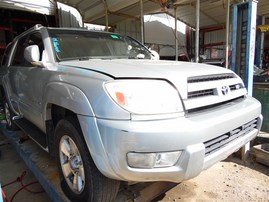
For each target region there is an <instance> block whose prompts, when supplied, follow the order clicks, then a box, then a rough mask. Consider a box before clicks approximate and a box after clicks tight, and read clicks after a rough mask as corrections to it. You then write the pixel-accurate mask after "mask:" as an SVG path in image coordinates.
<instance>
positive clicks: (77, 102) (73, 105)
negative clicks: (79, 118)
mask: <svg viewBox="0 0 269 202" xmlns="http://www.w3.org/2000/svg"><path fill="white" fill-rule="evenodd" d="M43 100H44V102H43V103H44V106H43V109H44V113H43V114H44V116H45V117H43V118H44V119H43V120H48V119H50V118H51V117H50V114H49V113H47V106H48V104H55V105H58V106H60V107H63V108H66V109H68V110H70V111H72V112H74V113H76V114H80V115H85V116H94V112H93V110H92V107H91V104H90V102H89V100H88V98H87V97H86V95H85V94H84V93H83V92H82V91H81V90H80V89H79V88H78V87H76V86H73V85H70V84H67V83H62V82H53V83H50V84H48V85H47V86H46V89H45V91H44V95H43Z"/></svg>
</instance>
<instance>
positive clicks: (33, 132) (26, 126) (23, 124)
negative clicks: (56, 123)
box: [14, 118, 48, 149]
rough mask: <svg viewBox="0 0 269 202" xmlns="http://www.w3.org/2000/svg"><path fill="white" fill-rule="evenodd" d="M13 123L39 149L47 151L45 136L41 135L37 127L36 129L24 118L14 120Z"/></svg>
mask: <svg viewBox="0 0 269 202" xmlns="http://www.w3.org/2000/svg"><path fill="white" fill-rule="evenodd" d="M14 122H15V124H16V125H17V126H18V127H19V128H21V129H22V130H23V131H24V132H25V133H27V135H29V136H30V137H31V138H32V139H33V140H34V141H35V142H37V143H38V144H39V145H40V146H41V147H43V148H44V149H47V146H48V144H47V139H46V134H45V133H43V132H42V131H41V130H40V129H39V128H38V127H36V126H35V125H34V124H32V123H31V122H30V121H28V120H26V119H24V118H21V119H15V120H14Z"/></svg>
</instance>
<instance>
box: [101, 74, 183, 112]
mask: <svg viewBox="0 0 269 202" xmlns="http://www.w3.org/2000/svg"><path fill="white" fill-rule="evenodd" d="M105 89H106V90H107V92H108V94H109V95H110V96H111V97H112V99H113V100H114V101H115V102H116V103H117V104H118V105H120V106H121V107H122V108H124V109H126V110H127V111H129V112H131V113H135V114H165V113H176V112H182V111H183V107H182V104H181V100H180V98H179V94H178V92H177V90H176V89H175V88H174V87H173V86H172V85H170V84H169V83H168V82H166V81H163V80H138V79H137V80H117V81H112V82H108V83H106V84H105Z"/></svg>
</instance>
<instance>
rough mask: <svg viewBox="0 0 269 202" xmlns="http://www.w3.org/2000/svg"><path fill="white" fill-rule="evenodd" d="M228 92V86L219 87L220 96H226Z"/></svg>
mask: <svg viewBox="0 0 269 202" xmlns="http://www.w3.org/2000/svg"><path fill="white" fill-rule="evenodd" d="M228 91H229V88H228V86H222V87H221V92H222V95H227V94H228Z"/></svg>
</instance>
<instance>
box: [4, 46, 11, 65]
mask: <svg viewBox="0 0 269 202" xmlns="http://www.w3.org/2000/svg"><path fill="white" fill-rule="evenodd" d="M11 49H12V44H11V43H10V44H8V46H7V47H6V50H5V52H4V55H3V58H2V61H1V67H2V66H7V63H8V57H9V54H10V51H11Z"/></svg>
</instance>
